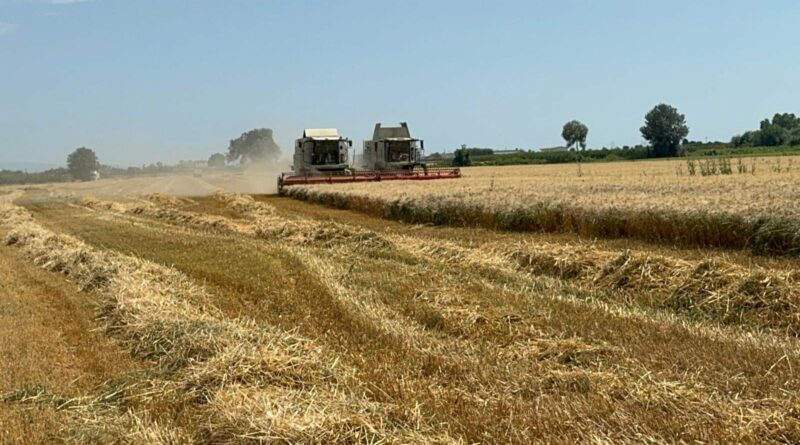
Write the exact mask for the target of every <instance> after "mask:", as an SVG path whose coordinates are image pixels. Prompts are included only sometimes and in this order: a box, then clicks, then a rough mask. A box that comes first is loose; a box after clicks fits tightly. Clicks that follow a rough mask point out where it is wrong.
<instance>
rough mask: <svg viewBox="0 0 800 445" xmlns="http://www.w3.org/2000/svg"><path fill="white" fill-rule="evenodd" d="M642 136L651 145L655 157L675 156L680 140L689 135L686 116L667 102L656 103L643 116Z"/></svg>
mask: <svg viewBox="0 0 800 445" xmlns="http://www.w3.org/2000/svg"><path fill="white" fill-rule="evenodd" d="M644 122H645V124H644V126H643V127H642V128H640V129H639V131H641V132H642V137H643V138H645V139H646V140H647V141H648V142H650V145H651V146H652V147H653V155H654V156H655V157H666V156H677V155H678V152H679V148H680V144H681V140H682V139H684V138H685V137H686V136H688V135H689V127H687V126H686V116H684V115H682V114H680V113H678V110H677V109H676V108H675V107H673V106H670V105H667V104H658V105H656V106H655V107H654V108H653V109H652V110H650V112H648V113H647V114H646V115H645V116H644Z"/></svg>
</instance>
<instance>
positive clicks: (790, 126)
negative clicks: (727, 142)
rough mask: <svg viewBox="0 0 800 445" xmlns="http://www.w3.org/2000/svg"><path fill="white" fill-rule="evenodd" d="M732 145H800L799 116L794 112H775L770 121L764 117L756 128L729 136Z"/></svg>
mask: <svg viewBox="0 0 800 445" xmlns="http://www.w3.org/2000/svg"><path fill="white" fill-rule="evenodd" d="M731 145H733V146H734V147H780V146H784V145H787V146H798V145H800V118H798V117H797V116H795V115H794V113H775V116H773V117H772V121H770V120H769V119H764V120H762V121H761V124H760V125H759V129H758V130H753V131H747V132H745V133H744V134H741V135H736V136H734V137H733V138H731Z"/></svg>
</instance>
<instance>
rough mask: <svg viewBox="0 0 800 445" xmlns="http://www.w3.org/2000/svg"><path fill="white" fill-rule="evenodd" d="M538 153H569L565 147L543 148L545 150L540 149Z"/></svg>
mask: <svg viewBox="0 0 800 445" xmlns="http://www.w3.org/2000/svg"><path fill="white" fill-rule="evenodd" d="M539 151H541V152H549V151H569V148H567V147H563V146H562V147H545V148H540V149H539Z"/></svg>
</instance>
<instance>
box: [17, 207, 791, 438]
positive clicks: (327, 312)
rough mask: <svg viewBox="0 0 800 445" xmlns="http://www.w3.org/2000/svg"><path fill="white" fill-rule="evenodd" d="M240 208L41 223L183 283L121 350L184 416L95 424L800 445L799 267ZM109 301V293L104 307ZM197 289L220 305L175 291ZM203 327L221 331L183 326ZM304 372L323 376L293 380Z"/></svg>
mask: <svg viewBox="0 0 800 445" xmlns="http://www.w3.org/2000/svg"><path fill="white" fill-rule="evenodd" d="M233 199H235V200H239V199H238V198H235V197H234V198H233ZM212 200H213V201H215V202H217V201H219V202H228V201H232V198H231V197H217V198H213V199H212ZM242 201H243V203H244V205H239V204H237V208H238V209H239V210H236V211H229V210H226V213H228V214H229V216H221V215H213V217H214V218H222V219H220V220H219V221H224V224H221V225H218V227H210V226H208V225H205V224H202V223H199V222H197V221H199V218H201V217H203V216H204V215H203V214H202V213H198V212H195V211H190V210H188V209H192V208H197V205H195V204H188V203H187V204H182V205H180V206H177V207H173V206H172V205H171V204H169V205H164V206H159V205H156V204H152V203H151V204H147V205H141V204H140V203H138V204H134V205H132V206H131V207H126V208H125V209H122V210H120V208H115V207H114V206H113V205H100V206H98V205H95V206H94V207H95V208H96V209H98V210H94V211H90V210H87V209H86V208H80V207H53V208H40V209H37V210H36V216H37V220H38V221H40V222H41V223H42V224H45V225H46V226H47V227H49V228H52V229H57V230H59V231H64V232H68V233H71V234H73V235H76V236H78V237H80V238H81V239H83V240H84V241H85V242H86V243H88V244H89V245H93V246H103V248H105V249H109V250H110V251H111V252H109V253H104V255H106V254H107V255H112V256H114V255H116V254H114V253H113V251H124V252H128V253H129V254H131V255H134V256H137V257H141V258H142V260H137V261H141V263H142V264H148V265H152V264H153V263H156V264H170V265H172V266H173V267H174V268H175V269H174V270H172V271H171V272H169V270H170V269H167V270H166V271H165V270H163V269H164V268H163V267H161V266H158V270H160V272H159V275H158V276H159V277H162V276H166V277H174V275H171V274H177V276H179V277H180V279H179V280H178V279H177V278H176V279H174V280H177V281H174V280H173V278H170V279H158V282H159V283H161V285H163V287H160V286H158V287H156V289H165V290H166V289H172V290H171V291H170V292H169V300H168V302H163V301H161V300H160V299H159V300H158V301H160V303H159V305H158V306H157V307H158V308H159V309H154V306H149V305H148V306H141V308H142V310H141V312H136V313H137V314H140V315H137V317H140V318H141V319H142V320H158V323H156V324H159V323H164V325H163V326H162V327H159V328H158V329H157V330H153V329H151V328H149V326H151V324H152V323H151V322H150V321H147V322H142V323H139V324H138V325H137V327H136V328H135V329H134V328H127V327H126V326H129V324H128V323H130V322H129V321H127V320H132V318H125V319H122V320H121V321H119V322H116V321H115V322H114V323H111V324H113V325H119V326H121V327H122V328H120V330H118V331H117V330H111V331H110V333H111V334H112V335H114V336H115V337H118V338H124V339H128V340H127V341H128V342H129V344H131V345H138V344H140V343H141V345H140V346H138V348H140V349H136V347H135V348H132V350H134V351H138V352H137V356H139V357H141V358H142V359H143V360H145V361H147V362H148V363H153V367H154V370H156V371H158V372H157V374H156V375H157V377H158V380H157V382H158V383H159V385H160V386H157V387H159V388H164V390H165V391H164V392H166V394H168V396H165V397H164V398H162V399H159V400H160V401H161V402H157V401H150V402H148V403H144V404H142V406H141V407H139V406H138V405H137V409H136V410H135V411H134V414H135V416H136V417H135V419H138V420H131V419H130V418H129V417H125V416H124V415H120V414H119V413H116V414H114V415H113V416H111V417H110V418H109V419H119V420H115V421H112V420H105V419H106V418H102V419H104V420H101V421H100V422H99V424H102V425H111V426H114V425H127V424H136V422H140V423H141V424H142V425H145V427H146V428H145V430H146V431H150V430H153V431H156V432H157V434H158V435H160V436H163V437H167V436H166V435H168V434H188V435H189V436H190V437H191V438H192V439H193V440H195V441H197V442H200V443H220V442H222V443H226V442H237V441H239V442H242V443H247V442H248V441H249V442H258V441H263V442H268V443H269V442H277V443H281V441H282V440H284V441H288V442H301V443H303V442H313V441H314V439H316V441H317V442H329V443H331V442H334V443H341V442H347V441H348V440H349V441H358V440H361V441H363V442H366V441H368V440H369V439H370V438H373V439H374V438H379V437H386V438H387V440H388V441H394V442H400V443H419V442H423V441H426V440H427V441H437V440H441V441H445V440H450V439H449V438H456V439H460V440H463V441H464V442H468V443H520V444H522V443H526V444H527V443H642V442H655V443H681V442H683V443H696V442H700V443H794V442H797V441H798V440H800V416H799V415H798V412H800V409H799V407H800V405H798V403H799V402H798V398H797V397H796V394H797V392H798V390H800V381H798V379H797V377H796V373H795V369H796V368H797V362H798V358H800V347H798V344H797V341H796V340H795V339H794V338H792V337H787V336H785V335H784V334H782V333H781V330H782V329H787V328H788V326H790V325H792V323H796V320H795V321H793V320H794V319H793V318H792V317H795V316H796V313H797V311H796V298H797V295H796V291H795V290H794V288H795V287H796V286H794V285H793V284H794V283H795V282H796V279H797V276H796V274H793V273H792V271H791V267H789V266H786V267H784V265H785V264H788V263H777V262H776V263H775V265H773V266H763V267H756V268H752V269H751V268H748V267H745V266H743V265H741V264H740V263H738V262H734V261H729V260H728V259H727V258H725V257H724V256H719V255H717V256H714V257H713V258H709V259H708V261H703V260H698V259H696V258H688V257H683V256H681V255H680V254H676V253H672V254H669V253H666V252H660V253H655V252H648V251H642V250H631V251H625V250H624V249H623V250H620V249H613V248H610V247H608V246H605V245H603V244H602V243H597V244H591V245H588V244H581V243H575V242H573V243H572V244H566V245H565V244H555V243H545V242H538V241H536V240H532V239H531V237H530V235H525V236H522V235H520V236H516V237H515V236H513V235H508V236H506V237H505V238H503V239H502V240H498V238H497V237H495V236H494V235H491V234H489V233H488V232H482V231H469V230H462V231H460V235H458V236H453V234H454V233H456V232H457V231H456V230H455V229H447V230H446V231H441V232H437V231H434V230H432V229H431V230H428V229H424V230H423V229H419V230H411V229H409V230H407V231H405V232H404V234H398V233H394V229H393V227H386V228H385V229H382V228H381V223H380V222H379V221H377V222H374V223H373V224H370V225H369V226H370V227H371V228H372V230H367V229H365V228H364V225H365V224H361V223H359V221H362V218H363V216H356V215H349V214H344V215H340V216H337V218H338V219H336V218H333V217H328V215H333V214H334V213H333V211H328V213H326V214H320V213H319V212H321V211H320V210H319V209H313V211H312V210H308V212H307V213H306V214H303V212H301V211H298V212H295V213H293V214H292V215H291V216H289V215H287V214H286V212H285V211H284V207H282V206H283V205H284V204H281V201H280V200H275V201H274V204H275V205H271V206H269V207H265V208H266V209H267V212H266V213H264V214H254V213H253V212H251V211H250V210H248V208H249V207H250V206H251V205H254V204H252V203H251V200H250V199H249V198H243V199H242ZM297 204H298V203H291V205H292V206H295V207H294V208H296V209H302V207H297ZM203 205H206V204H203ZM287 205H288V204H287ZM224 206H228V204H224ZM135 207H143V208H144V207H147V210H145V211H142V212H138V213H136V212H133V211H132V210H129V209H133V208H135ZM259 207H260V205H259ZM306 207H308V206H306ZM201 208H202V206H201ZM309 209H310V207H309ZM174 212H178V213H174ZM309 215H314V216H313V217H311V216H309ZM205 216H206V217H210V215H205ZM229 225H231V226H230V227H237V228H238V227H246V228H247V230H237V229H230V230H229V229H228V228H227V227H229ZM258 227H262V231H261V232H258V231H257V230H256V229H255V228H258ZM319 227H323V228H324V229H325V230H323V231H322V233H323V234H324V235H323V236H318V235H315V233H316V232H315V230H319ZM422 233H425V236H422V235H421V234H422ZM365 234H368V236H366V237H365ZM20 239H21V240H22V238H20ZM374 240H379V242H377V243H376V242H374ZM21 242H23V241H21ZM53 245H54V244H53V243H51V245H50V246H51V247H52V246H53ZM23 248H24V247H23ZM126 258H128V257H126ZM145 259H146V260H147V261H145ZM151 262H152V263H151ZM67 263H69V262H67ZM53 264H56V265H57V264H60V263H58V262H56V263H53ZM57 268H58V267H57ZM68 269H69V268H68ZM69 270H71V269H69ZM177 271H179V272H177ZM126 274H129V273H128V272H127V270H126ZM70 276H73V279H76V278H75V277H74V275H70ZM151 279H156V278H154V277H151ZM101 281H102V280H101ZM113 282H114V281H113V280H112V281H110V282H109V283H111V284H103V285H102V286H101V287H99V288H98V289H97V290H96V291H95V292H96V293H98V294H99V295H101V297H102V301H110V300H109V299H108V297H107V296H106V291H104V290H103V289H107V287H105V286H109V285H112V284H113ZM198 282H203V283H204V284H205V287H204V288H205V289H206V290H198V291H192V292H188V291H182V290H181V289H184V288H191V289H196V288H197V286H196V285H195V284H194V283H198ZM178 297H180V298H178ZM159 298H160V297H159ZM175 300H177V301H175ZM116 306H118V304H111V305H108V307H110V310H109V311H107V312H109V313H111V314H114V313H117V312H119V310H118V309H114V308H115V307H116ZM162 306H163V308H164V309H161V307H162ZM174 308H180V310H176V309H174ZM159 311H164V312H166V313H167V314H173V315H172V316H170V317H168V318H169V320H164V319H163V318H166V316H161V315H159V314H157V312H159ZM154 313H156V314H154ZM145 314H150V315H147V316H145ZM187 314H192V315H191V317H189V319H191V320H208V323H205V322H204V323H203V324H202V328H198V327H197V325H195V324H192V325H191V326H192V327H191V328H188V327H186V324H185V323H184V321H183V320H186V318H185V317H187V316H188V315H187ZM241 314H247V317H246V318H243V317H242V316H241ZM137 319H138V318H137ZM106 320H115V318H113V317H107V318H106ZM722 323H726V324H722ZM176 325H177V326H176ZM209 326H210V327H211V328H208V327H209ZM764 328H769V330H768V331H765V330H763V329H764ZM254 330H255V331H258V332H261V331H262V330H263V331H265V333H264V334H255V333H253V331H254ZM287 330H293V331H294V333H293V334H292V335H291V336H290V337H292V338H298V341H300V342H301V344H302V345H307V346H304V347H303V348H305V347H311V348H312V350H311V351H310V352H306V351H307V349H303V348H300V349H292V344H288V345H287V344H286V342H285V341H276V345H277V346H276V348H275V350H271V351H272V352H270V354H271V355H274V356H275V360H274V363H273V362H270V363H268V364H259V363H260V362H257V361H256V362H253V361H252V360H253V358H252V355H251V354H248V353H245V352H247V351H251V350H253V348H254V346H253V345H254V344H256V345H258V344H261V343H260V342H261V341H262V340H259V339H262V338H264V337H262V336H261V335H264V336H271V335H277V336H278V338H284V335H286V334H285V331H287ZM134 332H138V333H140V334H133V333H134ZM146 332H152V333H153V334H147V335H144V334H142V333H146ZM231 332H234V333H241V334H236V335H232V334H230V333H231ZM274 332H277V333H278V334H273V333H274ZM132 335H133V336H135V335H138V336H135V338H131V336H132ZM270 338H271V337H270ZM302 339H306V340H302ZM308 339H310V340H308ZM154 344H155V345H164V346H163V347H164V348H165V349H164V350H166V351H172V352H170V353H169V354H159V353H158V352H157V351H155V350H154V349H153V346H152V345H154ZM148 345H149V346H148ZM234 345H241V349H243V352H242V351H239V348H235V347H234ZM229 350H230V351H237V352H236V353H235V354H234V353H232V352H231V354H228V353H227V352H228V351H229ZM187 351H188V352H187ZM298 351H302V352H298ZM195 353H197V354H198V356H197V357H202V358H198V359H195V360H193V361H192V360H189V361H186V360H178V361H174V358H176V357H177V358H180V357H194V356H193V355H192V354H195ZM298 355H299V356H301V357H303V358H304V359H307V360H309V361H310V363H309V362H302V364H301V365H299V368H295V367H294V366H288V370H287V369H286V368H287V366H286V365H285V364H286V363H293V362H292V360H294V359H295V358H296V357H298ZM257 356H258V355H257ZM169 357H172V358H169ZM232 363H233V365H232ZM253 363H257V365H254V364H253ZM331 363H335V364H336V365H335V366H331ZM241 364H243V365H241ZM243 369H244V370H247V372H240V371H241V370H243ZM264 369H266V371H263V370H264ZM298 369H299V370H301V371H302V372H300V373H299V375H298V374H297V372H299V371H297V370H298ZM250 370H254V372H252V373H251V372H250ZM319 370H322V372H320V371H319ZM287 376H288V377H287ZM176 382H179V383H180V384H179V385H176ZM292 382H295V383H294V384H292ZM297 382H300V384H298V383H297ZM154 386H155V384H150V385H149V386H145V388H153V387H154ZM197 400H201V401H203V403H197ZM179 401H180V402H179ZM187 401H188V406H189V408H183V410H186V412H184V411H182V409H179V408H176V406H183V404H187ZM176 410H177V414H176ZM181 413H183V414H181ZM172 419H177V420H172ZM125 422H128V423H125ZM287 424H289V425H292V427H287V426H286V425H287ZM156 426H157V428H156ZM114 428H116V427H113V428H112V430H114ZM373 429H374V431H377V432H378V434H379V435H378V436H373V435H372V434H374V431H373ZM114 431H116V430H114ZM243 431H244V433H242V432H243ZM112 434H117V433H113V431H112ZM153 434H154V435H156V433H153ZM384 434H385V435H384ZM417 434H421V436H418V435H417ZM312 438H313V439H312Z"/></svg>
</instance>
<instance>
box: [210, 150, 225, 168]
mask: <svg viewBox="0 0 800 445" xmlns="http://www.w3.org/2000/svg"><path fill="white" fill-rule="evenodd" d="M208 166H209V167H225V155H224V154H222V153H214V154H213V155H211V156H210V157H209V158H208Z"/></svg>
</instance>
